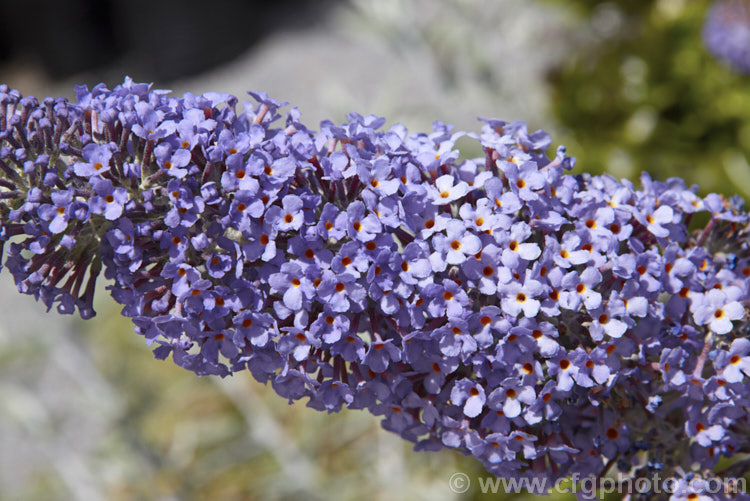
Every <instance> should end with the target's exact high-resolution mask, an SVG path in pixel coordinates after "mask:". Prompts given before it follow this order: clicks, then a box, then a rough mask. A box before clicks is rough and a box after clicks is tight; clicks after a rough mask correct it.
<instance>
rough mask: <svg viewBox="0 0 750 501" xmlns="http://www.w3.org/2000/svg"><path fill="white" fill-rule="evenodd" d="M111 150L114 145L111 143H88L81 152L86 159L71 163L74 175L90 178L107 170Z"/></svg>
mask: <svg viewBox="0 0 750 501" xmlns="http://www.w3.org/2000/svg"><path fill="white" fill-rule="evenodd" d="M113 150H114V145H113V144H112V143H107V144H96V143H89V144H87V145H86V146H84V148H83V150H82V151H81V154H82V155H83V159H84V160H86V161H85V162H77V163H75V164H74V165H73V170H74V172H75V173H76V176H80V177H85V178H90V177H93V176H100V175H102V174H104V173H105V172H107V171H109V167H110V160H111V158H112V151H113Z"/></svg>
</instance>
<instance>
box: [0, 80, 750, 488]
mask: <svg viewBox="0 0 750 501" xmlns="http://www.w3.org/2000/svg"><path fill="white" fill-rule="evenodd" d="M77 93H78V99H79V102H78V104H72V103H69V102H67V101H66V100H64V99H57V100H52V99H47V100H45V101H44V102H43V103H42V104H40V103H39V102H38V101H37V100H35V99H33V98H21V96H20V93H18V92H16V91H11V90H10V89H9V88H7V87H6V86H0V103H2V105H1V106H0V252H4V253H5V261H4V266H5V268H7V269H8V271H9V272H10V273H11V274H13V276H14V279H15V281H16V283H17V284H18V288H19V291H21V292H23V293H27V294H33V295H34V296H35V297H37V298H38V299H41V300H42V301H43V302H44V303H45V304H46V305H47V306H48V307H52V306H54V305H57V308H58V310H59V311H61V312H62V313H71V312H72V311H73V309H74V307H78V309H79V311H80V312H81V314H82V316H84V317H88V316H91V315H93V308H92V304H93V303H92V301H93V296H94V289H95V283H96V279H97V276H98V275H99V273H100V271H101V270H102V269H104V275H105V277H106V278H107V279H109V281H110V282H109V285H108V286H107V289H108V290H109V292H110V294H111V295H112V297H113V298H114V299H115V300H116V301H118V302H119V303H121V304H122V306H123V314H124V315H126V316H128V317H130V318H132V319H133V323H134V326H135V330H136V332H137V333H138V334H141V335H143V336H144V338H145V341H146V342H147V343H149V344H151V345H153V346H154V355H155V357H156V358H158V359H165V358H167V357H170V356H171V358H172V360H173V361H174V362H175V363H176V364H178V365H180V366H182V367H184V368H186V369H188V370H191V371H194V372H195V373H197V374H198V375H209V374H216V375H220V376H227V375H229V374H233V373H236V372H240V371H243V370H249V371H250V372H251V373H252V375H253V376H254V377H255V378H256V379H258V380H259V381H262V382H264V383H265V382H268V381H270V382H271V383H272V385H273V387H274V389H275V391H277V392H278V393H279V394H280V395H282V396H284V397H287V398H289V399H290V400H295V399H300V398H303V397H306V398H307V399H308V405H309V406H310V407H313V408H315V409H319V410H323V409H325V410H328V411H337V410H339V409H341V408H343V407H344V406H346V407H349V408H355V409H368V410H369V411H370V412H372V413H373V414H375V415H379V416H381V415H382V416H383V426H384V427H386V428H387V429H389V430H392V431H394V432H396V433H399V434H400V435H401V436H402V437H404V438H405V439H407V440H410V441H412V442H414V443H415V447H416V448H417V449H418V450H422V449H427V450H435V449H437V448H440V447H446V448H450V449H457V450H459V451H461V452H463V453H465V454H470V455H473V456H475V457H477V458H478V459H480V460H481V461H482V462H483V463H484V465H485V466H486V467H487V469H488V470H489V471H490V472H492V473H494V474H496V475H503V476H509V477H510V476H513V477H519V476H530V475H535V476H538V475H542V476H547V477H548V478H549V479H550V480H552V479H556V478H559V477H562V476H566V475H569V474H573V473H578V474H579V475H603V474H605V473H607V468H608V465H613V464H627V465H633V464H638V465H640V466H638V471H637V474H638V475H645V474H647V473H649V468H656V466H654V465H658V466H659V468H660V469H662V470H663V471H668V472H669V474H670V475H672V476H674V478H678V479H679V478H682V477H683V475H682V473H681V472H683V471H689V470H690V469H691V468H693V467H694V466H697V467H698V468H699V469H700V470H702V471H703V470H710V469H712V468H714V467H715V466H716V464H717V463H718V461H719V460H720V459H721V458H722V457H730V456H732V455H734V454H735V453H738V452H743V453H745V452H747V451H748V450H750V424H748V423H749V422H750V421H749V419H748V418H749V417H750V416H749V409H748V407H750V406H749V405H748V401H749V399H750V356H749V354H750V345H749V344H748V341H747V337H748V329H750V323H749V322H748V315H747V307H748V304H750V233H749V232H748V214H747V213H746V212H744V211H743V210H742V207H741V204H739V203H738V201H737V200H735V199H732V200H727V199H725V198H723V197H721V196H719V195H709V196H708V197H706V198H705V199H701V198H700V197H699V196H698V195H696V194H695V192H694V191H692V190H691V189H688V188H687V187H686V186H685V184H684V183H683V182H682V181H681V180H679V179H670V180H669V181H668V182H666V183H662V182H658V181H654V180H652V179H651V178H650V177H648V176H645V175H644V177H643V178H642V184H643V189H641V190H637V189H636V188H635V187H634V186H633V185H632V184H631V183H629V182H627V181H617V180H615V179H614V178H612V177H609V176H599V177H593V176H588V175H585V174H584V175H579V176H575V177H573V176H570V175H567V174H565V171H566V170H567V169H569V168H571V167H572V165H573V162H574V159H572V158H568V157H566V155H565V150H564V148H558V150H557V152H556V154H555V157H554V158H553V159H551V160H550V159H549V158H547V156H546V150H547V149H548V148H549V146H550V138H549V136H548V135H546V134H545V133H543V132H542V131H537V132H534V133H531V134H529V133H528V131H527V129H526V127H525V125H524V124H523V123H521V122H517V123H506V122H502V121H498V120H487V121H485V124H484V126H483V128H482V131H481V134H479V135H476V134H466V135H465V134H463V133H453V132H452V131H451V129H450V127H447V126H445V125H444V124H442V123H440V122H437V123H436V124H435V126H434V127H435V130H434V131H433V132H432V133H431V134H424V133H416V134H409V133H408V132H406V131H405V129H404V128H403V127H401V126H394V127H393V128H392V129H390V130H381V129H380V127H382V125H383V123H384V120H382V119H379V118H377V117H373V116H369V117H362V116H360V115H357V114H351V115H349V117H348V122H346V123H344V124H342V125H341V126H336V125H334V124H333V123H331V122H323V123H322V124H321V130H320V132H315V131H313V130H311V129H308V128H307V127H306V126H305V125H304V124H303V123H302V122H301V121H300V117H299V112H297V111H296V110H292V111H290V112H289V113H288V114H287V116H286V123H285V125H282V126H278V127H276V126H274V124H275V123H276V122H277V121H278V120H279V118H281V115H280V114H279V113H280V112H279V110H280V106H282V105H281V103H279V102H277V101H274V100H273V99H271V98H269V97H268V96H267V95H265V94H258V93H254V94H251V96H252V97H253V98H254V99H256V101H257V102H258V104H257V105H252V104H248V105H247V107H246V109H245V110H244V111H239V110H238V109H237V107H236V104H237V99H236V98H234V97H232V96H228V95H221V94H215V93H212V94H206V95H203V96H194V95H192V94H188V95H186V96H185V97H183V98H175V97H170V96H169V95H168V94H167V93H165V92H161V91H151V90H150V89H149V86H147V85H141V84H134V83H133V82H132V81H130V80H126V81H125V83H124V84H123V85H121V86H118V87H116V88H115V89H113V90H111V91H110V90H108V89H106V88H105V87H104V86H103V85H100V86H96V87H95V88H94V89H92V90H90V91H89V90H88V89H86V88H84V87H79V88H78V89H77ZM462 135H464V136H466V137H468V138H469V139H471V140H474V141H477V142H478V144H479V146H480V147H481V149H482V150H483V152H484V157H482V158H477V159H466V160H461V159H460V157H459V154H458V151H457V150H456V149H455V147H454V142H455V140H456V139H457V138H458V137H461V136H462ZM698 212H706V213H707V214H708V217H709V218H710V219H709V222H708V224H707V225H706V226H705V228H703V229H699V230H697V231H696V232H693V233H691V232H689V231H688V222H689V221H690V220H691V218H692V217H693V216H694V214H695V213H698ZM644 443H649V444H652V445H654V447H651V448H649V449H648V450H647V451H644V448H643V447H642V444H644ZM644 454H645V455H646V456H645V457H647V461H644V460H643V457H644ZM740 464H742V463H740Z"/></svg>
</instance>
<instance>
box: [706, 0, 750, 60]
mask: <svg viewBox="0 0 750 501" xmlns="http://www.w3.org/2000/svg"><path fill="white" fill-rule="evenodd" d="M703 41H704V43H705V44H706V48H707V49H708V50H709V51H710V52H711V53H712V54H713V55H714V56H715V57H717V58H718V59H721V60H724V61H726V62H727V63H728V64H729V65H730V66H731V67H732V68H733V69H734V70H735V71H737V72H738V73H742V74H750V1H748V0H717V1H716V2H715V3H714V5H712V6H711V8H710V9H709V11H708V15H707V17H706V22H705V24H704V26H703Z"/></svg>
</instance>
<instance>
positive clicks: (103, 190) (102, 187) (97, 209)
mask: <svg viewBox="0 0 750 501" xmlns="http://www.w3.org/2000/svg"><path fill="white" fill-rule="evenodd" d="M92 184H93V186H94V191H95V192H96V195H97V196H95V197H91V200H90V201H89V207H90V209H91V212H93V213H95V214H103V215H104V217H105V218H106V219H108V220H109V221H114V220H116V219H118V218H119V217H120V216H121V215H122V211H123V207H124V205H125V203H126V202H127V201H128V192H127V190H126V189H125V188H115V187H114V185H113V184H112V181H110V180H109V179H98V180H94V181H93V183H92Z"/></svg>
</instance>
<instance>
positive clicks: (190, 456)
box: [0, 0, 750, 501]
mask: <svg viewBox="0 0 750 501" xmlns="http://www.w3.org/2000/svg"><path fill="white" fill-rule="evenodd" d="M709 4H710V3H709V2H708V1H702V0H657V1H654V0H620V1H610V2H602V1H595V0H565V1H563V0H559V1H558V0H451V1H447V0H446V1H435V0H347V1H344V0H341V1H338V2H336V1H333V0H329V1H317V2H306V1H304V0H283V1H275V2H260V1H241V0H212V1H211V2H208V3H206V2H199V1H198V0H189V1H186V0H162V1H156V2H154V1H149V2H147V1H146V0H128V1H126V0H106V1H102V0H99V1H97V0H71V1H66V2H58V1H55V0H26V1H24V2H17V1H7V0H6V1H3V2H0V82H3V83H7V84H9V85H10V86H12V87H14V88H18V89H19V90H21V91H22V93H24V94H25V95H35V96H37V97H40V98H41V97H44V96H47V95H52V96H58V95H62V96H67V97H70V98H72V97H73V87H74V85H76V84H82V83H85V84H87V85H89V86H90V87H91V86H93V85H95V84H96V83H98V82H101V81H103V82H106V83H107V84H108V85H109V86H110V87H112V86H114V85H116V84H117V83H120V82H122V80H123V78H124V77H125V76H126V75H129V76H131V77H132V78H133V79H134V80H135V81H145V82H153V83H154V86H155V87H157V88H167V89H172V90H174V91H175V92H176V93H183V92H186V91H189V92H192V93H195V94H198V93H201V92H205V91H223V92H230V93H233V94H235V95H238V96H240V99H241V100H242V99H243V97H242V96H243V95H244V91H245V90H247V89H255V90H264V91H266V92H268V93H269V94H270V95H271V96H273V97H275V98H278V99H280V100H286V101H289V102H290V103H292V105H293V106H298V107H299V108H300V110H301V111H302V114H303V115H302V116H303V120H304V121H306V123H308V124H309V125H310V126H311V127H312V126H314V124H317V123H318V122H319V121H320V120H322V119H325V118H329V119H333V120H334V121H340V120H343V119H344V116H345V114H346V113H347V112H349V111H351V110H355V111H358V112H360V113H363V114H367V113H374V114H377V115H381V116H385V117H386V118H387V119H388V121H389V123H390V124H393V123H396V122H401V123H404V124H405V125H407V126H408V127H409V128H410V129H412V130H429V127H430V124H431V123H432V122H433V121H434V120H443V121H445V122H449V123H453V124H455V125H456V126H457V127H458V128H459V129H463V130H478V129H479V124H478V123H477V122H476V118H477V117H480V116H481V117H498V118H502V119H505V120H526V121H527V123H528V124H529V127H530V128H531V129H537V128H544V129H545V130H547V131H548V132H550V133H551V134H552V137H553V142H554V145H557V144H565V145H567V146H568V151H569V153H570V154H571V155H573V156H576V157H578V164H577V166H576V171H578V172H592V173H600V172H609V173H611V174H613V175H615V176H617V177H626V178H630V179H632V180H634V181H637V177H638V175H639V173H640V172H641V171H642V170H647V171H649V172H650V173H651V174H652V176H654V177H655V178H658V179H664V178H667V177H669V176H674V175H680V176H681V177H683V178H685V179H686V180H687V181H688V183H689V184H693V183H695V184H698V185H699V186H700V192H701V193H702V194H705V193H708V192H710V191H718V192H720V193H723V194H725V195H727V196H731V195H735V194H738V195H740V196H743V197H744V198H746V199H747V198H750V167H749V166H748V163H747V158H750V157H749V155H750V120H749V119H750V77H746V76H741V75H738V74H735V73H733V72H732V71H731V70H730V69H729V68H728V67H727V66H725V65H724V64H723V63H721V62H718V61H716V60H714V59H713V58H712V57H711V56H710V55H709V54H708V52H707V51H706V49H705V48H704V47H703V45H702V41H701V29H702V24H703V20H704V17H705V14H706V10H707V8H708V7H709ZM103 285H105V284H100V290H102V291H103V287H102V286H103ZM97 311H98V316H97V317H96V318H95V319H94V320H91V321H87V322H83V321H81V320H80V319H77V318H74V317H61V316H59V315H57V314H55V313H54V312H53V313H45V312H44V308H43V307H42V306H41V305H39V304H37V303H35V302H34V301H33V299H31V298H29V297H25V296H21V295H19V294H18V293H16V292H15V287H14V286H13V284H12V281H11V279H10V277H9V276H8V275H7V273H3V274H0V315H2V316H1V317H0V318H2V319H3V320H2V321H1V322H0V500H2V501H5V500H45V501H46V500H202V499H217V500H224V499H226V500H255V499H259V500H260V499H263V500H285V499H295V500H308V499H309V500H317V499H336V500H350V499H351V500H354V499H373V500H380V499H383V500H385V499H393V500H420V499H431V500H432V499H435V500H451V499H455V500H470V499H498V498H499V497H500V496H498V495H482V493H481V492H479V491H480V489H479V488H478V481H477V480H478V478H479V477H480V476H484V473H483V470H482V468H481V466H479V465H478V464H476V463H475V462H473V461H469V460H466V459H465V458H462V457H460V456H459V455H457V454H454V453H452V452H450V451H447V450H446V451H443V452H440V453H414V452H412V451H411V448H410V446H409V444H407V443H404V442H402V441H401V440H400V439H399V438H398V437H396V436H395V435H392V434H390V433H387V432H385V431H383V430H381V429H380V427H379V424H378V421H377V419H376V418H375V417H373V416H370V415H368V414H365V413H362V412H357V411H351V412H347V411H344V412H342V413H340V414H336V415H326V414H324V413H320V412H317V411H314V410H311V409H308V408H306V407H305V406H304V403H303V402H297V403H295V404H294V405H292V406H289V405H288V403H287V402H286V401H285V400H283V399H281V398H280V397H277V396H276V395H275V394H273V392H272V391H271V390H270V388H266V387H264V386H263V385H260V384H258V383H256V382H255V381H253V380H252V379H251V378H250V376H249V374H238V375H236V376H234V377H231V378H227V379H224V380H221V379H218V378H196V377H195V376H194V375H193V374H192V373H188V372H186V371H184V370H182V369H180V368H178V367H177V366H175V365H173V364H172V363H171V362H168V361H167V362H158V361H155V360H153V358H152V356H151V354H150V350H149V349H148V348H147V347H145V346H144V345H143V343H142V338H140V337H138V336H136V335H134V334H133V333H132V328H131V326H130V324H129V321H128V320H126V319H123V318H121V317H120V316H119V314H118V309H117V306H116V305H115V304H114V303H113V302H112V301H110V300H109V299H108V298H107V296H106V294H102V293H100V294H99V299H98V308H97ZM454 472H465V473H466V474H468V475H469V478H470V479H471V481H472V485H471V487H470V488H469V490H468V492H466V493H454V492H452V491H451V489H450V488H449V484H448V481H449V478H450V476H451V475H452V474H453V473H454ZM507 498H508V499H535V498H534V496H530V495H508V496H507ZM547 499H549V498H547ZM553 499H573V497H572V496H568V497H565V496H556V497H555V498H553Z"/></svg>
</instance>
